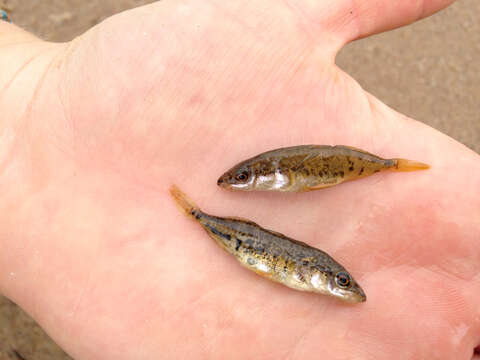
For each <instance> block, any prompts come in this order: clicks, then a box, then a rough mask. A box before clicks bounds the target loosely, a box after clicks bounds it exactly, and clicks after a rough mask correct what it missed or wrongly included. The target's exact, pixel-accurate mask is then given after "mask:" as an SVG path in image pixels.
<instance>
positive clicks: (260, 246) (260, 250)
mask: <svg viewBox="0 0 480 360" xmlns="http://www.w3.org/2000/svg"><path fill="white" fill-rule="evenodd" d="M255 250H256V251H257V252H258V253H259V254H263V252H264V251H265V248H264V247H263V245H258V246H257V247H256V248H255Z"/></svg>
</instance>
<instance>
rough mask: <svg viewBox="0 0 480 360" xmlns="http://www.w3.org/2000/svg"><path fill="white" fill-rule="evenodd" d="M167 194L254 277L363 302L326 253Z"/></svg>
mask: <svg viewBox="0 0 480 360" xmlns="http://www.w3.org/2000/svg"><path fill="white" fill-rule="evenodd" d="M170 193H171V195H172V196H173V198H174V199H175V201H176V202H177V204H178V205H179V206H180V208H181V210H182V211H183V212H185V214H186V215H187V216H189V217H191V218H193V219H195V220H196V221H198V222H199V223H200V225H201V226H202V227H203V228H204V229H205V230H206V232H207V233H208V235H210V237H211V238H212V239H213V240H215V242H216V243H217V244H218V245H220V246H221V247H222V248H223V249H225V250H226V251H227V252H228V253H230V254H232V255H233V256H235V257H236V259H237V260H238V261H239V262H240V263H241V264H242V265H243V266H245V267H247V268H248V269H250V270H253V271H255V272H256V273H257V274H259V275H262V276H264V277H266V278H268V279H270V280H273V281H276V282H279V283H281V284H283V285H286V286H288V287H290V288H293V289H296V290H302V291H311V292H315V293H321V294H327V295H331V296H335V297H337V298H340V299H342V300H344V301H347V302H352V303H358V302H363V301H366V299H367V298H366V296H365V293H364V292H363V290H362V288H361V287H360V286H359V285H358V284H357V283H356V281H355V280H354V279H353V277H352V276H351V275H350V274H349V273H348V271H347V270H345V268H344V267H343V266H342V265H340V264H339V263H337V262H336V261H335V260H334V259H332V257H331V256H330V255H328V254H327V253H325V252H323V251H321V250H319V249H315V248H313V247H311V246H309V245H307V244H305V243H303V242H300V241H297V240H293V239H290V238H288V237H286V236H285V235H282V234H279V233H277V232H274V231H271V230H267V229H264V228H262V227H260V226H259V225H257V224H255V223H254V222H252V221H249V220H244V219H239V218H234V217H225V218H224V217H218V216H212V215H209V214H207V213H204V212H203V211H202V210H200V209H199V208H198V207H197V206H196V205H195V204H194V203H193V202H192V201H190V200H189V199H188V198H187V196H186V195H185V194H184V193H182V192H181V191H180V189H178V188H177V187H176V186H175V185H173V186H172V187H171V189H170Z"/></svg>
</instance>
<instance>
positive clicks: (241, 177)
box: [235, 170, 249, 182]
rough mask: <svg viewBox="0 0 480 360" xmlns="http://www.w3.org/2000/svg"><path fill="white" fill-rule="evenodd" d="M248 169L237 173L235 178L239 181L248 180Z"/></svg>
mask: <svg viewBox="0 0 480 360" xmlns="http://www.w3.org/2000/svg"><path fill="white" fill-rule="evenodd" d="M248 176H249V174H248V171H246V170H244V171H242V172H240V173H238V174H236V175H235V180H237V181H239V182H246V181H247V180H248Z"/></svg>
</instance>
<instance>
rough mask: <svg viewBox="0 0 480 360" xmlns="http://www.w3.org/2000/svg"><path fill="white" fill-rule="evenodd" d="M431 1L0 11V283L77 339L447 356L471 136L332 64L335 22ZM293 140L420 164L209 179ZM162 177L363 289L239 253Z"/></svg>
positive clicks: (81, 345) (479, 315)
mask: <svg viewBox="0 0 480 360" xmlns="http://www.w3.org/2000/svg"><path fill="white" fill-rule="evenodd" d="M449 2H450V1H440V0H437V1H433V0H431V1H427V0H425V1H424V2H390V1H386V0H383V1H380V0H376V1H373V0H369V1H362V2H359V1H357V2H352V1H337V2H334V3H331V4H330V3H327V2H319V3H316V2H308V1H304V2H302V1H290V2H273V1H272V2H269V1H263V2H257V3H251V2H241V1H229V2H208V3H205V2H198V1H189V2H186V1H170V2H168V1H165V2H160V3H156V4H154V5H150V6H147V7H143V8H138V9H135V10H132V11H128V12H125V13H122V14H120V15H117V16H114V17H112V18H110V19H108V20H107V21H105V22H104V23H102V24H100V25H99V26H97V27H95V28H94V29H92V30H90V31H89V32H87V33H86V34H84V35H83V36H82V37H80V38H78V39H75V40H74V41H72V42H71V43H68V44H49V43H44V42H40V41H38V40H35V39H33V38H32V37H30V35H28V34H25V33H22V32H16V31H17V30H14V27H13V25H10V24H1V26H2V28H0V30H2V29H7V30H8V31H15V34H16V35H15V37H13V38H12V37H11V38H10V39H5V38H3V39H2V38H0V45H1V46H2V49H4V50H2V53H3V54H2V55H1V56H0V61H1V63H0V65H1V66H2V69H5V71H2V73H1V74H0V89H2V92H1V93H0V96H1V97H0V105H1V109H2V115H3V116H4V119H5V120H4V121H5V124H4V127H3V129H2V130H1V131H2V133H1V134H2V136H1V137H0V139H1V140H0V144H1V149H2V151H1V152H0V154H1V155H0V186H1V189H2V196H4V201H3V202H2V208H1V211H0V213H1V214H2V216H3V217H2V223H3V224H4V226H3V227H2V228H1V231H2V233H1V238H2V252H1V254H0V269H1V271H2V274H10V275H6V276H3V277H2V278H1V281H0V291H1V292H2V293H4V294H6V295H7V296H9V297H10V298H11V299H13V300H14V301H16V302H17V303H18V304H19V305H21V306H22V307H23V308H24V309H26V310H27V311H28V312H29V313H30V314H32V316H33V317H34V318H35V319H37V320H38V321H39V323H40V324H41V325H42V326H43V327H44V328H45V329H46V330H47V331H48V332H49V333H50V334H51V335H52V336H53V338H54V339H55V340H56V341H57V342H58V343H59V344H60V345H61V346H62V347H63V348H64V349H65V350H67V351H68V352H69V353H70V354H72V355H73V356H74V357H75V358H78V359H94V358H115V359H143V358H145V359H151V358H165V359H172V358H175V359H182V358H188V359H192V358H193V359H197V358H208V359H215V358H219V359H225V358H228V359H236V358H238V359H269V358H288V359H297V358H298V359H300V358H304V357H305V356H309V357H311V356H312V355H313V356H317V357H321V358H325V359H346V358H348V359H383V358H388V359H402V360H404V359H436V358H437V359H453V358H455V359H463V358H465V359H469V358H470V357H471V355H472V351H473V348H474V347H475V346H476V345H477V343H478V341H479V339H478V337H479V334H480V332H479V324H480V321H479V320H480V307H479V305H478V304H479V303H480V302H479V295H478V294H480V292H479V290H480V278H479V276H478V275H477V274H478V273H479V270H480V269H479V268H480V265H479V264H480V261H479V260H480V251H479V249H478V246H477V244H476V242H477V241H478V239H479V234H480V215H479V211H478V209H479V207H480V194H479V193H478V189H479V188H480V161H479V157H478V155H477V154H475V153H473V152H472V151H470V150H468V149H466V148H465V147H464V146H462V145H460V144H459V143H457V142H455V141H453V140H452V139H450V138H448V137H446V136H445V135H443V134H440V133H439V132H437V131H435V130H433V129H431V128H429V127H427V126H425V125H423V124H420V123H417V122H415V121H413V120H411V119H407V118H405V117H404V116H402V115H400V114H398V113H396V112H394V111H393V110H391V109H389V108H388V107H386V106H385V105H384V104H382V103H381V102H379V101H378V100H377V99H375V98H374V97H373V96H371V95H370V94H368V93H366V92H364V91H363V90H362V89H361V87H360V86H359V85H358V84H357V83H356V82H355V81H354V80H353V79H351V78H350V77H348V75H346V74H345V73H343V72H342V71H341V70H340V69H338V68H337V67H336V66H335V64H334V57H335V55H336V53H337V51H338V50H339V49H340V48H341V47H342V46H343V45H344V44H345V43H346V42H348V41H351V40H354V39H356V38H358V37H362V36H368V35H370V34H372V33H374V32H378V31H382V30H386V29H388V28H392V27H395V26H400V25H403V24H406V23H408V22H410V21H413V20H415V19H417V18H420V17H423V16H427V15H428V14H430V13H432V12H433V11H435V10H438V9H440V8H441V7H443V6H445V5H446V4H447V3H449ZM419 4H420V5H421V6H420V5H419ZM11 39H13V40H11ZM308 143H315V144H344V145H350V146H355V147H359V148H362V149H365V150H367V151H370V152H373V153H375V154H378V155H380V156H384V157H404V158H409V159H415V160H419V161H423V162H426V163H429V164H430V165H431V166H432V168H431V169H430V170H428V171H425V172H418V173H405V174H399V173H390V174H379V175H376V176H372V177H370V178H367V179H363V180H360V181H356V182H351V183H346V184H343V185H341V186H338V187H335V188H331V189H326V190H322V191H317V192H314V193H306V194H259V193H250V194H245V193H230V192H226V191H223V190H221V189H219V188H217V186H216V179H217V177H218V176H219V175H220V174H221V173H222V172H223V171H225V170H226V169H228V168H229V167H230V166H232V165H234V164H235V163H236V162H238V161H239V160H242V159H244V158H247V157H250V156H252V155H255V154H257V153H259V152H262V151H265V150H269V149H272V148H277V147H281V146H289V145H298V144H308ZM172 183H176V184H178V185H179V186H180V187H181V188H182V189H183V190H184V191H185V192H187V194H188V195H189V196H190V197H191V198H192V199H193V200H195V201H196V202H197V203H198V205H199V206H200V207H201V208H202V209H203V210H205V211H207V212H209V213H212V214H215V215H224V216H228V215H233V216H242V217H245V218H248V219H251V220H253V221H255V222H257V223H259V224H260V225H262V226H264V227H266V228H269V229H273V230H276V231H279V232H282V233H284V234H286V235H288V236H291V237H293V238H296V239H298V240H301V241H305V242H308V243H309V244H311V245H313V246H316V247H318V248H320V249H322V250H325V251H327V252H328V253H329V254H331V255H332V256H333V257H334V258H335V259H337V260H338V261H339V262H340V263H341V264H343V265H345V267H346V268H347V269H348V270H349V271H351V273H352V275H353V276H354V277H355V279H357V280H358V281H359V283H360V284H361V286H362V288H363V289H364V290H365V292H366V294H367V299H368V300H367V302H366V303H364V304H357V305H346V304H344V303H341V302H339V301H338V300H335V299H333V298H328V297H326V296H319V295H315V294H308V293H300V292H296V291H293V290H290V289H287V288H284V287H282V286H280V285H277V284H274V283H271V282H268V281H266V280H264V279H261V278H260V277H258V276H256V275H255V274H252V273H250V272H248V271H246V270H245V269H243V268H241V267H240V266H239V265H238V264H237V263H236V262H235V260H234V259H233V258H231V257H229V256H228V255H226V254H225V253H224V252H223V251H222V250H221V249H219V248H218V247H217V246H216V245H215V244H214V243H213V241H212V240H210V239H209V238H208V236H207V235H206V234H205V233H204V232H203V230H202V229H201V228H200V227H199V226H198V224H195V223H194V222H193V221H190V220H189V219H187V218H185V217H183V216H182V214H181V213H180V212H179V211H178V210H177V209H176V207H175V205H174V202H173V201H172V200H171V199H170V197H169V194H168V188H169V186H170V185H171V184H172ZM247 344H248V346H246V345H247Z"/></svg>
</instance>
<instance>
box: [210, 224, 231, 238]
mask: <svg viewBox="0 0 480 360" xmlns="http://www.w3.org/2000/svg"><path fill="white" fill-rule="evenodd" d="M205 226H206V227H207V228H208V229H209V230H210V231H211V232H212V233H214V234H215V235H218V236H220V237H222V238H224V239H225V240H227V241H230V240H231V238H232V236H231V235H230V234H225V233H223V232H221V231H219V230H217V229H215V228H214V227H213V226H210V225H205Z"/></svg>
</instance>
